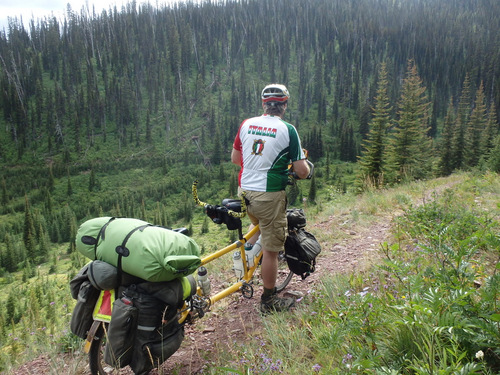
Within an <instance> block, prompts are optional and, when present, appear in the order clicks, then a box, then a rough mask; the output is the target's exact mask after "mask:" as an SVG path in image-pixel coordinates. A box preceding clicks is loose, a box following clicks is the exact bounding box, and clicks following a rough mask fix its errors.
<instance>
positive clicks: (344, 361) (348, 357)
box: [342, 353, 352, 364]
mask: <svg viewBox="0 0 500 375" xmlns="http://www.w3.org/2000/svg"><path fill="white" fill-rule="evenodd" d="M351 359H352V354H349V353H347V354H346V355H345V356H344V358H343V359H342V363H344V364H345V363H347V362H349V361H350V360H351Z"/></svg>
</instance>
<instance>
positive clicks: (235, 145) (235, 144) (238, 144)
mask: <svg viewBox="0 0 500 375" xmlns="http://www.w3.org/2000/svg"><path fill="white" fill-rule="evenodd" d="M244 123H245V121H243V122H242V123H241V124H240V127H239V128H238V132H237V133H236V137H234V142H233V148H234V149H235V150H238V151H241V138H240V133H241V127H242V126H243V124H244Z"/></svg>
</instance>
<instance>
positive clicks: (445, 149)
mask: <svg viewBox="0 0 500 375" xmlns="http://www.w3.org/2000/svg"><path fill="white" fill-rule="evenodd" d="M454 124H455V107H454V106H453V98H451V99H450V102H449V104H448V111H447V112H446V117H445V119H444V125H443V133H442V135H441V142H440V145H439V152H440V158H439V173H440V175H441V176H448V175H449V174H451V173H452V172H453V160H452V156H453V155H452V148H451V146H452V142H453V125H454Z"/></svg>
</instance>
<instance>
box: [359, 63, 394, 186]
mask: <svg viewBox="0 0 500 375" xmlns="http://www.w3.org/2000/svg"><path fill="white" fill-rule="evenodd" d="M387 88H388V81H387V67H386V64H385V63H383V64H382V65H381V67H380V72H379V81H378V89H377V96H376V97H375V107H374V108H373V118H372V120H371V121H370V123H369V126H368V128H369V132H368V137H367V139H366V140H365V142H364V143H363V147H364V151H363V152H362V154H361V157H360V158H359V166H360V179H361V181H360V182H361V184H362V185H365V186H374V187H375V188H379V187H382V186H383V182H384V178H383V176H384V164H385V162H386V161H385V157H386V147H387V142H388V140H387V132H388V129H389V125H390V121H391V120H390V111H391V107H390V103H389V96H388V94H387Z"/></svg>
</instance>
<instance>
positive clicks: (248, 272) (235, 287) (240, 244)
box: [179, 225, 263, 323]
mask: <svg viewBox="0 0 500 375" xmlns="http://www.w3.org/2000/svg"><path fill="white" fill-rule="evenodd" d="M258 231H259V226H258V225H257V226H255V227H254V228H252V229H251V230H249V231H248V232H247V233H246V234H245V235H244V236H243V238H242V239H240V240H236V241H235V242H233V243H232V244H231V245H229V246H226V247H224V248H223V249H220V250H217V251H216V252H215V253H212V254H210V255H207V256H206V257H204V258H202V259H201V265H200V266H203V265H205V264H207V263H210V262H212V261H214V260H216V259H219V258H220V257H222V256H224V255H226V254H227V253H230V252H232V251H233V250H236V249H238V248H239V250H240V253H241V260H242V262H243V276H242V277H241V279H240V280H238V281H237V282H235V283H234V284H232V285H230V286H229V287H227V288H226V289H224V290H221V291H220V292H218V293H217V294H215V295H213V296H210V297H209V298H208V299H209V302H210V306H211V305H212V304H214V303H215V302H217V301H220V300H221V299H223V298H225V297H227V296H229V295H231V294H233V293H235V292H237V291H239V290H240V289H241V287H242V286H243V284H244V283H249V282H250V281H251V280H252V278H253V275H254V273H255V270H256V269H257V267H258V266H259V263H260V260H261V259H262V254H263V253H262V252H261V253H260V254H259V255H258V256H257V257H256V258H255V261H254V265H253V267H248V264H247V259H246V254H245V243H247V242H248V240H249V239H250V238H252V237H253V236H254V235H255V234H256V233H258ZM197 294H198V295H200V296H201V295H202V293H201V290H200V288H198V292H197ZM205 297H207V296H205ZM188 315H189V308H187V304H185V305H184V308H183V309H181V312H180V317H179V322H180V323H182V322H183V321H184V320H185V319H186V318H187V317H188Z"/></svg>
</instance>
